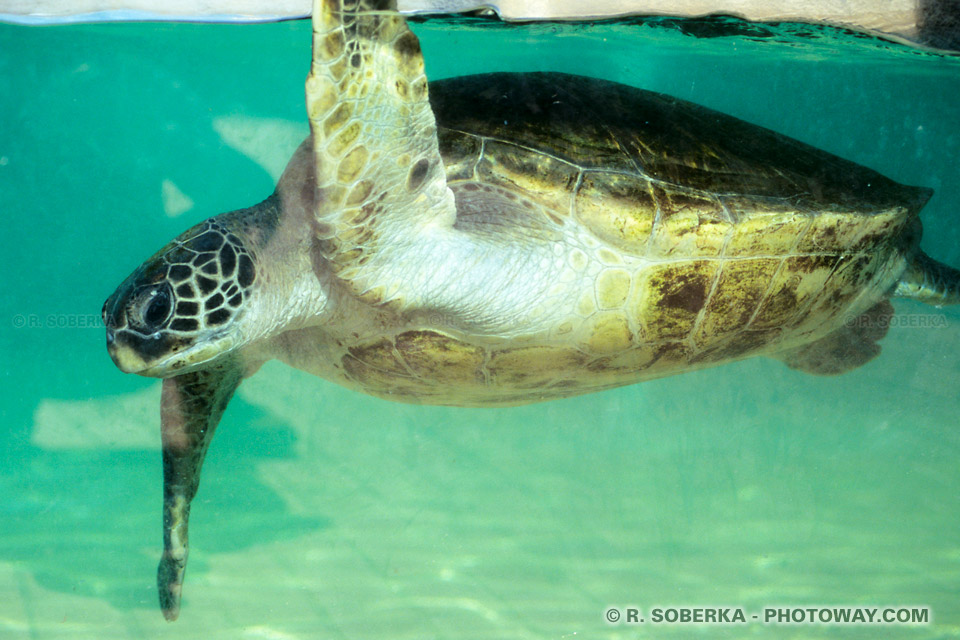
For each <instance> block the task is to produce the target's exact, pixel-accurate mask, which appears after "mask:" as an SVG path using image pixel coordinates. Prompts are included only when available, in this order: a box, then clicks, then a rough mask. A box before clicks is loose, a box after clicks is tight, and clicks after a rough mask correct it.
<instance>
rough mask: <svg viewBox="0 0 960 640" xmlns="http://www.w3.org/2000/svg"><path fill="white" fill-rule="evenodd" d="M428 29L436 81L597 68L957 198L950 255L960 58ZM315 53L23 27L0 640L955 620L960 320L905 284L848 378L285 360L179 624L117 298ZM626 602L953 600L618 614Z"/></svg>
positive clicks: (11, 102) (735, 370)
mask: <svg viewBox="0 0 960 640" xmlns="http://www.w3.org/2000/svg"><path fill="white" fill-rule="evenodd" d="M414 28H415V30H416V32H417V33H418V34H419V35H420V36H421V38H422V42H423V48H424V51H425V55H426V58H427V70H428V74H429V75H430V76H431V77H434V78H440V77H445V76H450V75H458V74H463V73H473V72H480V71H490V70H559V71H568V72H573V73H582V74H587V75H595V76H601V77H605V78H609V79H613V80H618V81H622V82H627V83H630V84H635V85H637V86H642V87H645V88H649V89H654V90H658V91H664V92H667V93H671V94H674V95H677V96H680V97H684V98H688V99H691V100H694V101H697V102H699V103H701V104H705V105H707V106H711V107H714V108H717V109H720V110H723V111H726V112H728V113H731V114H734V115H737V116H739V117H742V118H745V119H747V120H750V121H753V122H756V123H759V124H763V125H765V126H769V127H771V128H774V129H776V130H778V131H781V132H783V133H786V134H789V135H792V136H794V137H797V138H799V139H801V140H804V141H806V142H809V143H812V144H815V145H817V146H820V147H822V148H825V149H827V150H829V151H833V152H835V153H838V154H840V155H843V156H846V157H848V158H850V159H853V160H856V161H858V162H860V163H862V164H866V165H868V166H870V167H872V168H875V169H878V170H880V171H882V172H884V173H886V174H888V175H889V176H891V177H893V178H895V179H897V180H899V181H901V182H905V183H912V184H919V185H925V186H929V187H933V188H934V189H936V191H937V195H936V196H935V197H934V198H933V200H931V202H930V203H929V205H928V206H927V207H926V209H925V210H924V212H923V221H924V225H925V240H924V247H925V249H926V250H927V251H928V252H929V253H930V254H931V255H934V256H936V257H937V258H939V259H942V260H944V261H948V262H951V263H953V264H954V265H960V242H958V240H960V230H958V228H957V222H956V221H957V215H958V213H960V212H958V210H957V203H958V202H960V171H958V170H957V163H958V160H960V60H958V59H955V58H954V59H950V58H944V57H938V56H931V55H921V54H918V53H916V52H913V51H910V50H907V49H904V48H900V47H896V46H889V45H884V44H882V43H879V42H877V41H873V40H866V39H863V38H857V37H853V36H851V35H849V34H831V33H829V32H822V33H821V32H818V31H815V30H814V31H807V32H801V33H799V34H798V33H796V32H794V31H792V30H791V29H789V28H780V29H779V30H774V31H773V32H772V33H773V36H772V37H771V36H770V33H767V34H763V33H760V34H756V33H755V34H753V35H750V34H741V35H736V36H727V37H695V36H693V35H687V34H685V32H686V33H689V32H690V29H689V28H684V29H679V28H677V27H676V25H675V24H673V23H670V22H665V21H660V22H655V23H650V24H646V25H640V24H599V25H593V26H572V25H568V26H556V25H539V26H533V27H514V28H510V29H505V28H491V27H489V26H487V27H483V26H482V25H480V24H478V23H473V22H464V21H458V22H451V21H443V20H432V21H429V22H426V23H419V24H416V25H414ZM700 32H701V35H707V33H704V31H703V29H700ZM817 34H820V36H821V37H819V38H811V37H809V36H811V35H817ZM308 61H309V25H308V24H307V23H305V22H297V23H281V24H273V25H260V26H242V27H240V26H210V25H206V26H198V25H175V26H174V25H163V24H150V25H138V24H131V25H96V26H74V27H48V28H24V27H12V26H4V25H0V212H2V214H3V223H4V233H3V235H2V237H3V240H2V248H3V250H2V251H0V273H2V274H3V278H2V281H3V283H4V284H3V289H2V292H3V293H2V297H0V327H2V328H0V353H2V356H3V360H2V368H0V375H2V381H3V384H2V385H0V415H2V418H3V428H2V429H0V464H2V466H0V638H3V639H6V638H16V639H19V638H31V639H46V638H154V637H161V638H162V637H170V638H173V637H176V638H178V639H182V638H205V639H206V638H224V639H228V638H230V639H232V638H266V639H280V640H290V639H309V638H361V637H363V638H574V637H576V638H616V639H619V638H653V637H657V638H659V637H666V638H690V637H709V638H713V637H717V638H742V637H770V638H791V639H792V638H840V637H843V638H848V637H849V638H874V637H884V638H918V639H919V638H923V639H926V638H960V600H958V594H960V471H958V463H957V460H958V457H960V436H958V429H957V427H958V425H957V417H956V416H957V412H958V411H957V410H958V408H960V399H958V388H960V386H958V385H960V358H958V355H960V313H958V311H957V310H956V309H939V310H938V309H932V308H927V307H923V306H921V305H919V304H912V303H901V302H898V303H897V311H898V314H899V315H898V318H901V319H902V324H904V325H906V326H901V327H897V328H894V329H892V330H891V331H890V334H889V335H888V336H887V337H886V339H885V340H884V341H883V349H884V353H883V354H882V355H881V357H880V358H878V359H877V360H875V361H874V362H873V363H871V364H869V365H868V366H866V367H863V368H862V369H860V370H857V371H855V372H853V373H850V374H848V375H845V376H842V377H839V378H814V377H810V376H807V375H804V374H801V373H797V372H794V371H790V370H788V369H786V368H785V367H784V366H783V365H782V364H780V363H778V362H774V361H767V360H751V361H746V362H742V363H738V364H734V365H729V366H725V367H720V368H716V369H713V370H708V371H701V372H698V373H694V374H688V375H684V376H678V377H674V378H670V379H665V380H660V381H655V382H650V383H645V384H643V385H639V386H633V387H627V388H624V389H619V390H615V391H610V392H605V393H601V394H595V395H591V396H585V397H581V398H575V399H570V400H565V401H559V402H553V403H548V404H544V405H540V406H532V407H523V408H518V409H506V410H463V409H447V408H436V407H414V406H407V405H395V404H390V403H387V402H384V401H381V400H377V399H373V398H369V397H366V396H362V395H359V394H355V393H350V392H348V391H345V390H343V389H341V388H338V387H335V386H333V385H331V384H329V383H326V382H323V381H321V380H318V379H314V378H311V377H309V376H306V375H303V374H300V373H298V372H295V371H291V370H289V369H286V368H284V367H283V366H281V365H278V364H275V363H274V364H270V365H268V366H266V367H265V368H264V369H263V370H262V371H261V372H260V373H259V374H258V375H257V376H255V377H254V378H252V379H251V380H250V381H248V382H246V383H245V384H244V386H243V387H241V390H240V392H239V394H238V397H237V398H236V399H235V400H234V401H233V403H232V405H231V406H230V408H229V410H228V411H227V413H226V415H225V417H224V419H223V422H222V425H221V427H220V429H219V432H218V436H217V438H216V440H215V441H214V444H213V448H212V449H211V453H210V455H209V456H208V459H207V464H206V467H205V471H204V480H203V484H202V486H201V490H200V494H199V496H198V498H197V500H196V501H195V503H194V509H193V519H192V527H191V546H192V552H191V556H190V566H189V569H188V571H187V583H186V586H185V595H184V609H183V612H182V614H181V618H180V620H179V621H178V622H176V623H175V624H173V625H171V624H168V623H166V622H165V621H164V620H163V618H162V617H161V615H160V613H159V611H158V608H157V604H156V594H155V584H154V574H155V569H156V562H157V559H158V557H159V545H160V495H161V494H160V482H161V476H160V474H161V470H160V460H159V451H158V444H159V417H158V404H159V387H158V385H157V383H156V382H155V381H152V380H147V379H142V378H137V377H134V376H127V375H123V374H122V373H120V372H119V371H118V370H117V369H115V368H114V366H113V364H112V363H111V362H110V360H109V358H108V357H107V354H106V351H105V348H104V339H103V332H102V327H101V326H100V321H99V312H100V306H101V304H102V303H103V300H104V299H105V298H106V296H107V295H108V294H109V293H110V292H111V291H112V290H113V288H114V287H115V286H116V285H117V284H118V283H119V282H120V281H121V280H122V279H123V278H124V277H125V276H126V275H127V274H128V273H129V272H130V271H131V270H132V269H133V268H134V267H136V266H137V264H139V263H140V262H141V261H142V260H143V259H144V258H145V257H147V256H148V255H149V254H151V253H152V252H153V251H154V250H155V249H156V248H158V247H159V246H161V245H162V244H163V243H165V242H166V241H167V240H168V239H169V238H171V237H173V236H174V235H176V234H177V233H179V232H180V231H181V230H183V229H184V228H186V227H187V226H189V225H191V224H193V223H194V222H196V221H198V220H200V219H202V218H205V217H207V216H209V215H212V214H215V213H218V212H220V211H224V210H228V209H233V208H237V207H241V206H246V205H249V204H252V203H254V202H257V201H259V200H260V199H262V198H263V197H265V196H266V195H267V194H268V193H269V192H270V190H271V189H272V186H273V179H274V178H273V177H272V176H271V174H274V175H275V173H276V172H277V171H278V170H279V169H280V168H282V166H283V163H284V161H285V160H286V158H287V157H288V156H289V154H290V153H291V151H292V149H293V147H294V146H295V145H296V144H297V142H298V141H299V138H300V137H301V136H303V135H304V134H305V132H306V123H305V118H304V107H303V79H304V76H305V74H306V71H307V66H308ZM627 605H635V606H638V607H640V608H641V609H644V610H647V611H649V609H650V608H652V607H654V606H656V605H664V606H686V607H707V606H728V607H743V608H744V609H745V610H746V611H747V612H748V614H749V613H753V612H761V611H762V609H763V608H764V607H766V606H785V605H793V606H811V605H825V606H841V605H864V606H888V605H892V606H926V607H929V608H930V612H931V615H932V619H933V621H932V623H930V624H925V625H917V626H899V627H890V626H881V627H877V626H862V625H860V626H826V625H775V626H774V625H763V624H760V623H749V624H745V625H714V626H705V625H693V626H691V625H687V626H682V625H666V624H660V625H655V624H649V623H648V624H641V625H634V626H630V625H624V624H619V625H612V626H611V625H608V624H607V623H605V622H604V612H605V611H606V609H607V608H608V607H609V606H620V607H625V606H627Z"/></svg>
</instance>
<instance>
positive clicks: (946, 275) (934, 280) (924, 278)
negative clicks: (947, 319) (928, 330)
mask: <svg viewBox="0 0 960 640" xmlns="http://www.w3.org/2000/svg"><path fill="white" fill-rule="evenodd" d="M893 295H894V296H896V297H898V298H911V299H913V300H919V301H920V302H925V303H927V304H932V305H934V306H937V307H942V306H943V305H947V304H960V271H958V270H956V269H954V268H953V267H950V266H947V265H945V264H943V263H942V262H937V261H936V260H934V259H933V258H931V257H930V256H928V255H927V254H925V253H924V252H922V251H919V250H918V251H917V252H916V254H915V255H914V256H913V259H912V260H911V261H910V263H909V264H908V265H907V269H906V271H904V273H903V276H901V278H900V282H899V283H897V287H896V289H894V292H893Z"/></svg>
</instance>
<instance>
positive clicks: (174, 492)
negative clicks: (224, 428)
mask: <svg viewBox="0 0 960 640" xmlns="http://www.w3.org/2000/svg"><path fill="white" fill-rule="evenodd" d="M242 378H243V370H242V369H241V367H239V366H237V365H236V364H235V363H234V362H233V361H232V360H231V361H228V362H227V363H224V364H221V365H220V366H213V367H210V368H208V369H202V370H199V371H193V372H191V373H185V374H182V375H179V376H176V377H173V378H167V379H166V380H164V381H163V394H162V399H161V404H160V423H161V434H162V444H163V556H162V557H161V558H160V565H159V566H158V567H157V588H158V590H159V595H160V609H161V610H162V611H163V616H164V617H165V618H166V619H167V620H170V621H173V620H176V619H177V616H178V615H179V614H180V592H181V589H182V588H183V575H184V571H185V570H186V566H187V554H188V552H189V546H188V542H187V525H188V523H189V519H190V502H191V500H193V497H194V496H195V495H196V493H197V487H198V486H199V485H200V469H201V467H202V466H203V458H204V456H205V455H206V453H207V448H208V447H209V446H210V441H211V440H212V439H213V432H214V430H215V429H216V427H217V423H218V422H220V416H222V415H223V411H224V409H226V408H227V404H228V403H229V402H230V398H231V397H232V396H233V392H234V391H236V389H237V387H238V386H239V385H240V381H241V380H242Z"/></svg>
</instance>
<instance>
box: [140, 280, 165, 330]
mask: <svg viewBox="0 0 960 640" xmlns="http://www.w3.org/2000/svg"><path fill="white" fill-rule="evenodd" d="M131 312H132V313H130V314H129V319H130V321H131V324H133V325H134V326H136V327H137V328H139V329H145V330H147V331H151V332H152V331H157V330H158V329H160V328H162V327H163V325H165V324H166V323H167V320H169V319H170V316H171V315H172V313H173V302H172V300H171V293H170V286H169V285H168V284H166V283H163V284H161V285H159V286H153V287H148V288H146V289H144V290H143V291H141V292H140V293H139V294H138V295H137V297H136V300H135V301H134V303H133V305H132V309H131Z"/></svg>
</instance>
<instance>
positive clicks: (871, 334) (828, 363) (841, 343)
mask: <svg viewBox="0 0 960 640" xmlns="http://www.w3.org/2000/svg"><path fill="white" fill-rule="evenodd" d="M891 316H893V305H892V304H890V302H889V301H887V300H884V301H882V302H879V303H877V304H875V305H874V306H872V307H871V308H870V309H868V310H867V311H866V312H865V313H862V314H860V315H859V316H857V317H855V318H851V319H850V320H849V321H848V322H846V323H845V324H844V326H843V327H841V328H839V329H837V330H836V331H834V332H832V333H829V334H827V335H826V336H824V337H822V338H820V339H819V340H817V341H816V342H811V343H810V344H806V345H804V346H802V347H800V348H798V349H792V350H790V351H786V352H784V353H781V354H778V355H777V356H776V357H777V358H778V359H779V360H782V361H783V362H784V363H786V365H787V366H788V367H790V368H791V369H799V370H800V371H805V372H807V373H813V374H816V375H821V376H831V375H837V374H840V373H846V372H847V371H851V370H853V369H856V368H857V367H861V366H863V365H865V364H867V363H868V362H870V361H871V360H873V359H874V358H876V357H877V356H878V355H880V345H878V344H877V342H878V341H879V340H880V339H881V338H883V336H885V335H886V334H887V328H888V327H889V326H890V318H891Z"/></svg>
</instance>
